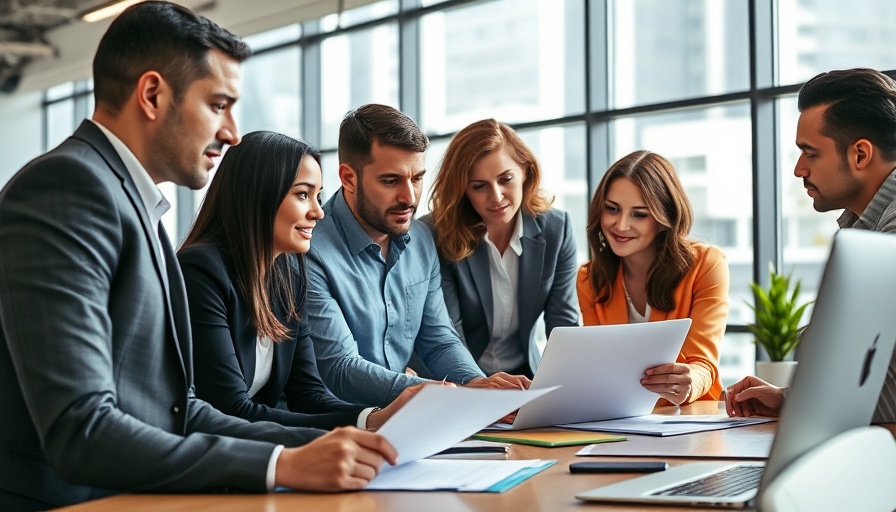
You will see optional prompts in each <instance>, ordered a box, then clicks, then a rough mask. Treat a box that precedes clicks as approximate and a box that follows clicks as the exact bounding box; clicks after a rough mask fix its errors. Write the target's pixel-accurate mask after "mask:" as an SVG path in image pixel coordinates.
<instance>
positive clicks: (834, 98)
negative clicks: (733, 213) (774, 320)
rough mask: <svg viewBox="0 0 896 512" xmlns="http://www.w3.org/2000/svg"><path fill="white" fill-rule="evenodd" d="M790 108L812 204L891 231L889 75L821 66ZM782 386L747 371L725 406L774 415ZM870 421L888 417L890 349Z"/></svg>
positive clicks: (892, 374) (893, 170) (894, 376)
mask: <svg viewBox="0 0 896 512" xmlns="http://www.w3.org/2000/svg"><path fill="white" fill-rule="evenodd" d="M798 107H799V109H800V119H799V122H798V124H797V128H796V145H797V147H799V148H800V157H799V160H797V162H796V168H795V169H794V170H793V174H794V175H795V176H796V177H797V178H802V179H803V185H804V186H805V187H806V193H807V194H808V195H809V197H811V198H812V202H813V206H814V207H815V210H816V211H819V212H827V211H831V210H840V209H842V210H844V211H843V214H842V215H840V218H839V219H837V223H838V224H839V225H840V227H841V228H854V229H867V230H871V231H880V232H884V233H896V82H894V81H893V79H892V78H890V77H888V76H887V75H884V74H883V73H880V72H878V71H875V70H873V69H867V68H857V69H847V70H839V71H831V72H828V73H821V74H820V75H817V76H816V77H815V78H813V79H812V80H809V81H808V82H806V85H804V86H803V87H802V89H800V95H799V103H798ZM844 341H845V342H846V341H848V340H844ZM831 378H833V379H835V378H837V376H836V375H832V376H831ZM786 393H787V390H786V388H779V387H776V386H772V385H770V384H768V383H767V382H764V381H762V380H760V379H758V378H756V377H752V376H750V377H747V378H745V379H743V380H742V381H740V382H738V383H737V384H734V385H733V386H731V387H729V388H728V391H727V399H726V400H727V408H728V413H729V414H732V415H737V416H751V415H762V416H777V415H778V413H779V411H780V408H781V405H782V404H783V401H784V396H785V395H786ZM872 421H873V422H875V423H878V422H882V423H893V422H896V354H894V355H893V357H892V359H891V360H890V367H889V369H888V370H887V378H886V380H885V381H884V387H883V389H882V390H881V394H880V399H879V400H878V402H877V408H876V409H875V411H874V417H873V419H872Z"/></svg>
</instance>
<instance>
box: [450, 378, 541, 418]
mask: <svg viewBox="0 0 896 512" xmlns="http://www.w3.org/2000/svg"><path fill="white" fill-rule="evenodd" d="M530 384H532V381H531V380H529V377H526V376H525V375H510V374H509V373H504V372H498V373H493V374H492V375H491V376H489V377H479V378H478V379H473V380H470V381H467V383H466V384H465V386H466V387H468V388H492V389H529V385H530ZM514 419H516V411H513V412H512V413H510V414H508V415H507V416H504V417H503V418H501V419H500V420H498V422H499V423H513V420H514Z"/></svg>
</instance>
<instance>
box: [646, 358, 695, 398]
mask: <svg viewBox="0 0 896 512" xmlns="http://www.w3.org/2000/svg"><path fill="white" fill-rule="evenodd" d="M641 385H642V386H644V388H645V389H646V390H648V391H652V392H654V393H656V394H658V395H660V396H661V397H663V398H665V399H666V400H668V401H670V402H672V403H673V404H675V405H681V404H683V403H684V402H686V401H687V399H688V396H690V394H691V367H690V366H688V365H686V364H684V363H670V364H661V365H659V366H654V367H653V368H648V369H647V370H646V371H645V372H644V376H643V377H641Z"/></svg>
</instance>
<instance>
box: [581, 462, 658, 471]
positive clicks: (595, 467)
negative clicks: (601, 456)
mask: <svg viewBox="0 0 896 512" xmlns="http://www.w3.org/2000/svg"><path fill="white" fill-rule="evenodd" d="M667 469H669V464H667V463H665V462H649V461H646V462H645V461H636V462H573V463H571V464H570V465H569V472H570V473H655V472H657V471H665V470H667Z"/></svg>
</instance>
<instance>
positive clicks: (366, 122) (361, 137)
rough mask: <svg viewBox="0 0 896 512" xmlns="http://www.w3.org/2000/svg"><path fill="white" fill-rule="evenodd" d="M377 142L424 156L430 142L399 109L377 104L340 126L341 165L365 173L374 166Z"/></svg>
mask: <svg viewBox="0 0 896 512" xmlns="http://www.w3.org/2000/svg"><path fill="white" fill-rule="evenodd" d="M373 141H377V142H379V143H380V144H385V145H387V146H395V147H399V148H401V149H406V150H408V151H416V152H417V153H423V152H424V151H426V149H427V148H428V147H429V138H428V137H427V136H426V135H425V134H424V133H423V132H421V131H420V128H419V127H418V126H417V124H416V123H414V121H413V120H412V119H411V118H410V117H408V116H406V115H405V114H402V113H401V112H399V111H398V110H397V109H395V108H392V107H389V106H386V105H377V104H374V103H371V104H368V105H363V106H361V107H358V108H356V109H355V110H352V111H350V112H349V113H347V114H345V117H344V118H343V119H342V123H341V124H340V125H339V163H340V164H342V163H345V164H348V165H350V166H351V168H352V169H354V170H355V172H359V173H360V172H361V171H362V170H363V169H364V166H366V165H367V164H369V163H371V162H373V156H372V155H371V151H370V150H371V148H372V147H373Z"/></svg>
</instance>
